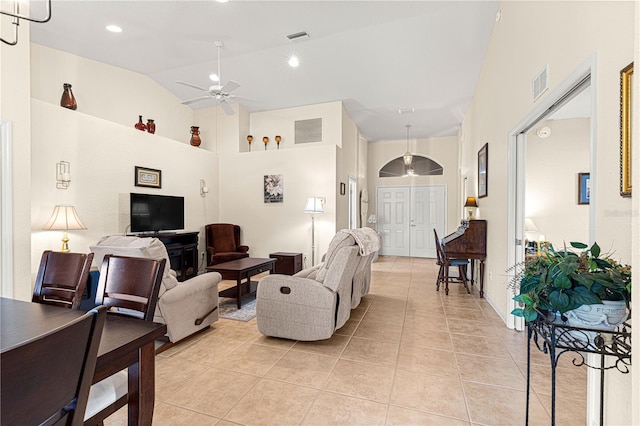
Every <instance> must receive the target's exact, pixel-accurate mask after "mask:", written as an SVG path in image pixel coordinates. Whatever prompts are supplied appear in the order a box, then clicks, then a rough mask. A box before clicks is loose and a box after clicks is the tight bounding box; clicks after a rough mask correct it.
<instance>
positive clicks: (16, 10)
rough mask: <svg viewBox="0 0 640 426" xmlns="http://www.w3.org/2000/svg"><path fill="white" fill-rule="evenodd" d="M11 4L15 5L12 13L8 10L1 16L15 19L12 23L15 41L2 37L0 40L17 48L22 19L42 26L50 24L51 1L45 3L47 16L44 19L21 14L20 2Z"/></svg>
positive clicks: (14, 1)
mask: <svg viewBox="0 0 640 426" xmlns="http://www.w3.org/2000/svg"><path fill="white" fill-rule="evenodd" d="M3 3H9V2H8V1H7V2H3ZM11 3H12V4H13V7H12V8H11V9H12V11H11V12H7V11H6V10H0V14H2V15H7V16H10V17H11V18H13V19H12V21H11V23H12V24H13V41H8V40H5V39H4V38H2V37H0V40H2V42H3V43H6V44H8V45H9V46H15V45H16V44H18V26H19V25H20V19H24V20H25V21H29V22H36V23H40V24H43V23H45V22H48V21H49V20H50V19H51V0H47V1H46V3H45V4H46V16H45V17H44V18H32V17H30V16H26V15H22V14H20V2H19V0H13V2H11Z"/></svg>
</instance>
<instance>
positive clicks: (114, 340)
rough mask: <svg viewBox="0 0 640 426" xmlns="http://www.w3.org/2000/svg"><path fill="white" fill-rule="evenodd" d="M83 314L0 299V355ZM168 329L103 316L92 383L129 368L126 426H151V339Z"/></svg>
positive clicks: (142, 322)
mask: <svg viewBox="0 0 640 426" xmlns="http://www.w3.org/2000/svg"><path fill="white" fill-rule="evenodd" d="M83 314H84V312H83V311H78V310H71V309H66V308H59V307H55V306H48V305H42V304H39V303H30V302H23V301H20V300H14V299H7V298H3V297H0V352H4V351H5V350H9V349H11V348H13V347H16V346H19V345H20V344H21V343H22V342H25V341H27V340H29V339H32V338H35V337H37V336H40V335H42V334H44V333H46V332H48V331H51V330H53V329H55V328H56V327H58V326H61V325H63V324H66V323H68V322H69V321H71V320H73V319H75V318H78V317H80V316H82V315H83ZM166 332H167V326H166V325H164V324H158V323H153V322H148V321H143V320H140V319H136V318H128V317H122V316H118V315H107V320H106V322H105V325H104V329H103V331H102V337H101V339H100V348H99V349H98V360H97V362H96V370H95V373H94V376H93V383H96V382H99V381H100V380H102V379H105V378H107V377H109V376H111V375H112V374H115V373H117V372H118V371H120V370H123V369H125V368H127V369H128V375H129V388H128V395H129V397H128V398H129V399H128V417H129V425H145V426H146V425H151V421H152V419H153V406H154V402H155V343H154V342H155V340H156V339H158V338H161V337H162V336H164V334H165V333H166Z"/></svg>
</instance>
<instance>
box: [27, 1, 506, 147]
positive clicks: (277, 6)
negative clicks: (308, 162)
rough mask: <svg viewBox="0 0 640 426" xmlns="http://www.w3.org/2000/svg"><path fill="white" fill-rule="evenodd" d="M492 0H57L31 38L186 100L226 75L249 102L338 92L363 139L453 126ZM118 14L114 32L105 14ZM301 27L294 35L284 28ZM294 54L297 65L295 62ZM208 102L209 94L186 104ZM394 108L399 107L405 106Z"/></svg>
mask: <svg viewBox="0 0 640 426" xmlns="http://www.w3.org/2000/svg"><path fill="white" fill-rule="evenodd" d="M498 7H499V2H495V1H241V0H230V1H229V2H227V3H219V2H216V1H213V0H207V1H176V0H174V1H156V0H144V1H128V0H111V1H91V0H83V1H67V0H54V1H53V6H52V10H53V14H52V15H53V16H52V19H51V21H50V22H48V23H46V24H31V41H32V42H35V43H38V44H42V45H45V46H49V47H52V48H55V49H59V50H63V51H66V52H69V53H73V54H76V55H80V56H83V57H87V58H90V59H94V60H97V61H100V62H104V63H108V64H112V65H115V66H118V67H122V68H125V69H128V70H131V71H136V72H139V73H142V74H145V75H148V76H149V77H150V78H152V79H154V80H155V81H157V82H158V83H159V84H161V85H162V86H164V87H165V88H166V89H167V90H169V91H170V92H172V93H174V94H175V95H176V96H177V97H178V98H180V99H182V100H186V99H191V98H194V97H197V96H200V95H201V94H202V93H201V92H199V91H198V90H196V89H193V88H190V87H186V86H184V85H180V84H178V83H176V81H177V80H182V81H187V82H190V83H193V84H195V85H197V86H201V87H208V86H210V85H211V84H213V83H212V82H211V81H210V80H209V75H210V74H211V73H213V72H215V71H216V69H217V67H218V64H217V59H216V47H215V45H214V42H215V41H216V40H219V41H222V42H223V47H222V48H221V51H220V54H221V61H220V66H221V76H222V82H223V83H226V82H227V81H228V80H235V81H237V82H238V83H239V84H240V87H239V88H238V89H237V90H235V91H234V92H233V94H235V95H237V96H240V97H242V98H246V100H241V101H240V103H241V104H242V105H243V106H244V107H245V108H246V109H247V110H249V111H251V112H255V111H262V110H273V109H279V108H288V107H296V106H302V105H310V104H316V103H322V102H331V101H343V102H344V105H345V107H346V109H347V111H348V112H349V115H350V116H351V117H352V118H353V120H354V121H355V122H356V124H357V126H358V128H359V129H360V130H361V132H362V133H363V135H364V136H365V137H366V138H367V139H369V141H377V140H388V139H404V138H405V137H406V128H405V125H406V124H411V137H412V138H426V137H437V136H449V135H455V134H456V132H457V130H458V128H459V126H460V123H461V121H462V119H463V117H464V114H465V113H466V111H467V109H468V107H469V105H470V102H471V99H472V97H473V94H474V90H475V87H476V82H477V79H478V76H479V74H480V69H481V66H482V61H483V59H484V55H485V52H486V49H487V45H488V42H489V37H490V35H491V31H492V28H493V25H494V23H495V16H496V13H497V11H498ZM109 24H116V25H118V26H120V27H122V29H123V31H122V32H121V33H110V32H108V31H106V30H105V26H106V25H109ZM301 31H306V32H307V33H309V35H310V37H308V38H304V39H302V40H300V41H295V42H292V41H290V40H289V39H288V38H287V35H289V34H293V33H297V32H301ZM291 55H296V56H297V57H298V58H299V61H300V66H299V67H297V68H291V67H290V66H289V65H288V64H287V61H288V59H289V57H290V56H291ZM214 105H215V101H213V100H204V101H200V102H196V103H193V104H191V107H192V108H207V107H212V106H214ZM411 109H413V110H414V112H408V113H403V114H399V112H398V111H399V110H411Z"/></svg>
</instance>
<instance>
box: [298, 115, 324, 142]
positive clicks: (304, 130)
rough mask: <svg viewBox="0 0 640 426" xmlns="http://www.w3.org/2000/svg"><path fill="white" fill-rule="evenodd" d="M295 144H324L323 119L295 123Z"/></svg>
mask: <svg viewBox="0 0 640 426" xmlns="http://www.w3.org/2000/svg"><path fill="white" fill-rule="evenodd" d="M294 127H295V143H311V142H322V118H312V119H310V120H298V121H295V122H294Z"/></svg>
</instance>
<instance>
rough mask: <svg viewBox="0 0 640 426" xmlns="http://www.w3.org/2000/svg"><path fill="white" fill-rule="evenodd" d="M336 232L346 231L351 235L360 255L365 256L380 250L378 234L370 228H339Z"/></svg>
mask: <svg viewBox="0 0 640 426" xmlns="http://www.w3.org/2000/svg"><path fill="white" fill-rule="evenodd" d="M338 233H346V234H350V235H351V236H353V238H354V239H355V240H356V243H357V244H358V247H360V255H361V256H367V255H369V254H371V253H373V252H376V251H378V250H380V236H379V235H378V233H377V232H376V231H374V230H373V229H371V228H357V229H341V230H339V231H338Z"/></svg>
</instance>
